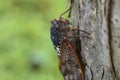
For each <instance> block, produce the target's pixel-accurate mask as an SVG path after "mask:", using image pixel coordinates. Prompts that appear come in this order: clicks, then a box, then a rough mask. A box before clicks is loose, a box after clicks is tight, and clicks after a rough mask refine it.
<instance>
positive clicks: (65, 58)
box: [59, 39, 84, 80]
mask: <svg viewBox="0 0 120 80" xmlns="http://www.w3.org/2000/svg"><path fill="white" fill-rule="evenodd" d="M60 51H61V56H60V57H59V60H60V71H61V73H62V74H63V76H64V79H65V80H84V75H83V72H82V67H81V64H80V62H79V59H78V57H77V54H76V51H75V49H74V47H73V45H72V43H71V42H70V41H69V40H67V39H64V40H63V41H62V44H61V46H60Z"/></svg>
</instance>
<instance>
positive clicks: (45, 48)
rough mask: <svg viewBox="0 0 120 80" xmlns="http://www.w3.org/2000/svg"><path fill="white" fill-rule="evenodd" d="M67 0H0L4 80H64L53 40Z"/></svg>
mask: <svg viewBox="0 0 120 80" xmlns="http://www.w3.org/2000/svg"><path fill="white" fill-rule="evenodd" d="M66 9H67V8H66V0H58V1H55V0H0V34H1V36H0V80H63V78H62V75H61V74H60V71H59V69H58V58H57V52H56V51H55V50H54V48H53V45H52V42H51V40H50V26H51V23H50V22H51V20H53V19H54V18H58V16H59V15H60V14H61V13H62V12H64V11H65V10H66Z"/></svg>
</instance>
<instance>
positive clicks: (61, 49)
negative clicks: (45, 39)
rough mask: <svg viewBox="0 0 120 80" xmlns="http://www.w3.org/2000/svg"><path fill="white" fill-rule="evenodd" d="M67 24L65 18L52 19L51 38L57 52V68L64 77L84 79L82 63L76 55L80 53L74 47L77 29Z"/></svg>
mask: <svg viewBox="0 0 120 80" xmlns="http://www.w3.org/2000/svg"><path fill="white" fill-rule="evenodd" d="M69 24H70V23H69V21H68V20H67V19H64V18H59V19H58V20H56V19H54V20H53V21H52V27H51V40H52V42H53V44H54V46H55V49H56V50H57V52H58V57H59V63H60V64H59V68H60V71H61V73H62V74H63V76H64V79H65V80H85V79H84V73H83V69H82V64H81V62H80V59H79V57H78V56H79V54H80V53H78V51H77V48H76V45H77V44H76V33H77V32H78V30H79V29H73V28H72V27H70V26H69ZM81 31H82V30H81ZM83 32H84V31H83Z"/></svg>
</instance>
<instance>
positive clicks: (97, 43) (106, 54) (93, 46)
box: [71, 0, 120, 80]
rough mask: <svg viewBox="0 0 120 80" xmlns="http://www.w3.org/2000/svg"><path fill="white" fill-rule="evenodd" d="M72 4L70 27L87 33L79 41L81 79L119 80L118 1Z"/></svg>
mask: <svg viewBox="0 0 120 80" xmlns="http://www.w3.org/2000/svg"><path fill="white" fill-rule="evenodd" d="M72 1H73V2H72V4H71V6H72V11H71V18H72V25H73V26H74V27H77V26H78V27H79V28H80V29H82V30H84V31H87V32H89V33H91V36H90V37H91V38H88V37H80V39H81V42H82V45H81V48H82V51H81V55H82V60H83V62H84V63H85V66H84V68H85V79H86V80H115V79H117V80H120V60H119V58H120V31H119V30H120V26H119V24H120V10H119V5H120V0H113V1H114V2H113V1H112V0H72ZM80 35H82V36H84V35H85V33H81V32H80Z"/></svg>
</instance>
